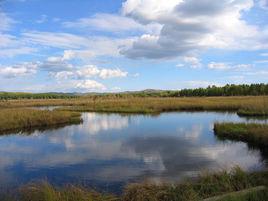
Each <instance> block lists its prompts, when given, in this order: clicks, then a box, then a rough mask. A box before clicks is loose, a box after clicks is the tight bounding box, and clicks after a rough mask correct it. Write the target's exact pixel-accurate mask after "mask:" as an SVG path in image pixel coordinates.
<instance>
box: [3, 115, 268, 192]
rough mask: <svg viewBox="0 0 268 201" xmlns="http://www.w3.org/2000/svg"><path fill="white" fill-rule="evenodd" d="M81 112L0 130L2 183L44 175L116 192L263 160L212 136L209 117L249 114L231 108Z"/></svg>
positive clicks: (253, 166)
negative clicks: (57, 122)
mask: <svg viewBox="0 0 268 201" xmlns="http://www.w3.org/2000/svg"><path fill="white" fill-rule="evenodd" d="M82 117H83V120H84V121H83V123H82V124H80V125H71V126H65V127H63V128H57V129H52V130H45V131H34V132H32V133H31V134H29V133H14V134H12V135H5V136H0V187H1V189H6V188H11V187H16V186H19V185H21V184H25V183H28V182H30V181H40V180H46V181H49V182H51V183H52V184H55V185H64V184H79V185H84V186H87V187H92V188H94V189H97V190H101V191H108V192H113V193H119V192H121V190H122V187H123V186H124V185H126V184H127V183H131V182H139V181H144V180H145V181H151V182H177V181H180V180H181V179H183V178H185V177H189V176H190V177H192V176H196V175H198V174H199V173H200V172H202V171H205V170H220V169H226V168H231V167H233V166H235V165H239V166H241V167H242V168H244V169H246V170H248V171H252V170H261V169H263V168H265V167H267V157H266V156H265V155H264V154H263V153H261V152H260V150H257V149H250V148H249V147H248V146H247V144H245V143H242V142H231V141H221V140H219V139H217V137H215V135H214V132H213V124H214V122H223V121H227V122H247V121H249V120H247V119H244V118H240V117H238V116H237V115H236V114H235V113H216V112H172V113H162V114H160V115H155V116H150V115H120V114H100V113H83V115H82ZM256 121H258V122H264V121H262V120H256ZM266 123H267V122H266Z"/></svg>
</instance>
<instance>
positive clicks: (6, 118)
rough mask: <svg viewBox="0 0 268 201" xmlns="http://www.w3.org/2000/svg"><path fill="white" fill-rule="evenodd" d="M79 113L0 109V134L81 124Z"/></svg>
mask: <svg viewBox="0 0 268 201" xmlns="http://www.w3.org/2000/svg"><path fill="white" fill-rule="evenodd" d="M80 116H81V115H80V113H76V112H64V111H45V110H35V109H25V108H16V109H0V133H8V132H12V131H21V130H29V129H33V128H36V127H48V126H56V125H60V124H72V123H79V122H81V118H80Z"/></svg>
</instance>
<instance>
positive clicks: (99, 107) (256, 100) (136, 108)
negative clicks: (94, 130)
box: [0, 96, 268, 113]
mask: <svg viewBox="0 0 268 201" xmlns="http://www.w3.org/2000/svg"><path fill="white" fill-rule="evenodd" d="M267 103H268V96H248V97H245V96H243V97H199V98H197V97H191V98H150V97H149V98H137V97H132V98H111V97H99V98H97V97H80V98H76V99H54V100H9V101H1V102H0V108H14V107H32V106H58V105H59V106H71V107H65V108H63V110H71V111H83V112H84V111H87V112H92V111H94V112H119V113H160V112H166V111H185V110H188V111H195V110H198V111H204V110H210V111H238V110H243V109H246V108H251V109H252V110H253V109H254V111H262V110H263V108H264V107H265V105H267Z"/></svg>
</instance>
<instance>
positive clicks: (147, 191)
mask: <svg viewBox="0 0 268 201" xmlns="http://www.w3.org/2000/svg"><path fill="white" fill-rule="evenodd" d="M260 185H261V186H267V185H268V172H258V173H246V172H244V171H242V170H241V169H240V168H235V169H233V170H232V171H231V172H226V171H222V172H219V173H214V174H205V175H202V176H200V177H199V178H198V179H196V180H194V181H193V180H188V181H185V182H184V183H180V184H161V185H155V184H148V183H142V184H130V185H128V186H126V187H125V189H124V192H123V194H122V195H120V196H115V195H110V194H105V193H104V194H103V193H98V192H96V191H92V190H88V189H85V188H82V187H75V186H70V185H69V186H66V187H63V188H55V187H53V186H52V185H50V184H48V183H40V184H29V185H26V186H24V187H22V188H20V190H19V195H18V198H17V200H19V201H77V200H79V201H80V200H81V201H197V200H203V199H206V198H210V197H213V196H221V195H224V194H226V193H230V192H237V191H240V190H244V189H249V190H247V193H243V194H242V193H237V194H231V195H230V196H227V197H226V198H225V199H224V200H244V201H246V200H248V201H261V200H262V199H263V200H267V198H268V194H267V189H265V190H263V188H265V187H262V188H261V190H257V189H259V188H257V189H252V190H251V188H252V187H256V186H260ZM259 198H260V199H259ZM10 200H12V199H10Z"/></svg>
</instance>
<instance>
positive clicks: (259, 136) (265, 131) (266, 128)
mask: <svg viewBox="0 0 268 201" xmlns="http://www.w3.org/2000/svg"><path fill="white" fill-rule="evenodd" d="M214 131H215V134H216V135H217V136H218V137H220V138H222V139H230V140H237V141H243V142H247V143H249V144H251V145H255V146H260V147H266V146H268V125H267V124H255V123H248V124H247V123H215V125H214Z"/></svg>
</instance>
